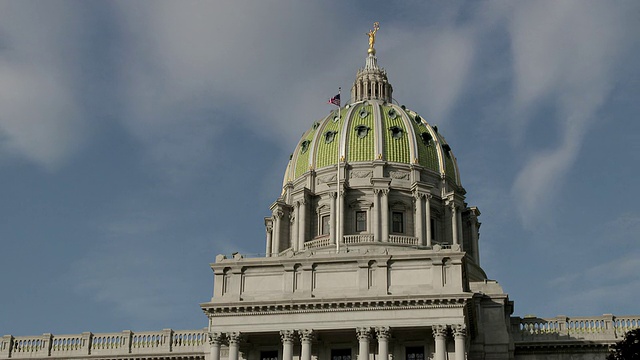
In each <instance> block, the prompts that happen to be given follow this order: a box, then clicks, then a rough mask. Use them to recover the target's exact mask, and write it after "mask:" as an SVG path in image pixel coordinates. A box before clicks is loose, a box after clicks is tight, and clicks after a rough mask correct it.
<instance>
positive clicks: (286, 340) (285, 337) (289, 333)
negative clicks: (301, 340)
mask: <svg viewBox="0 0 640 360" xmlns="http://www.w3.org/2000/svg"><path fill="white" fill-rule="evenodd" d="M295 335H296V332H295V330H280V339H281V340H282V343H283V344H293V342H294V341H295Z"/></svg>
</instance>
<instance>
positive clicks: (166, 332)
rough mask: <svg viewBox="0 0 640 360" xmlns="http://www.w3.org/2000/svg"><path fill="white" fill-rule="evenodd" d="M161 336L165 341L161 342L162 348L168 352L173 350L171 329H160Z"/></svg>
mask: <svg viewBox="0 0 640 360" xmlns="http://www.w3.org/2000/svg"><path fill="white" fill-rule="evenodd" d="M162 337H163V338H164V341H165V343H164V344H162V345H163V346H162V347H163V348H164V349H165V350H167V351H169V352H172V351H173V329H162Z"/></svg>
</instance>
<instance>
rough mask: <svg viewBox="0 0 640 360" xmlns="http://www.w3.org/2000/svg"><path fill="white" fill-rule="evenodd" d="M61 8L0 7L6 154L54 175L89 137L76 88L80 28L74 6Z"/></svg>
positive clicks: (1, 122)
mask: <svg viewBox="0 0 640 360" xmlns="http://www.w3.org/2000/svg"><path fill="white" fill-rule="evenodd" d="M58 5H60V4H58ZM58 5H55V4H51V3H47V4H35V3H31V2H20V3H18V2H3V3H1V4H0V79H2V81H1V82H0V108H2V113H1V114H0V149H2V153H3V156H7V155H9V154H10V155H11V156H14V157H22V158H26V159H28V160H30V161H32V162H35V163H37V164H39V165H42V166H44V167H46V168H48V169H55V168H57V167H58V166H60V165H61V164H63V163H64V162H65V161H66V160H67V159H68V157H69V156H71V155H73V154H74V153H75V152H76V151H77V149H78V147H79V146H80V145H81V144H82V142H83V141H84V140H85V137H86V131H87V127H86V126H85V124H83V123H82V122H81V118H80V117H81V111H82V107H81V105H80V104H79V103H78V100H77V98H76V94H75V92H74V86H73V80H74V74H73V68H74V66H75V65H77V64H75V61H76V55H77V52H76V49H75V43H76V40H77V38H78V36H77V33H78V31H77V29H78V26H79V25H80V24H79V21H78V19H77V17H76V15H77V14H76V11H75V9H74V8H73V7H72V6H63V5H60V6H58Z"/></svg>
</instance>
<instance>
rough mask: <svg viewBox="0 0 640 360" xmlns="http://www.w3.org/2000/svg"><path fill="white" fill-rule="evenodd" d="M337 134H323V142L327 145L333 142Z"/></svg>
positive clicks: (333, 132) (335, 132)
mask: <svg viewBox="0 0 640 360" xmlns="http://www.w3.org/2000/svg"><path fill="white" fill-rule="evenodd" d="M337 133H338V132H337V131H335V130H334V131H327V132H326V133H324V142H325V143H327V144H330V143H332V142H333V140H334V139H335V138H336V134H337Z"/></svg>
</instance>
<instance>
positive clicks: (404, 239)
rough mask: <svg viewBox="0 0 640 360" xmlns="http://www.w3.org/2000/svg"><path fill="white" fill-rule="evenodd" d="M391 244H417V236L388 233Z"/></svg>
mask: <svg viewBox="0 0 640 360" xmlns="http://www.w3.org/2000/svg"><path fill="white" fill-rule="evenodd" d="M389 242H390V243H392V244H400V245H410V246H418V238H417V237H413V236H402V235H389Z"/></svg>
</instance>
